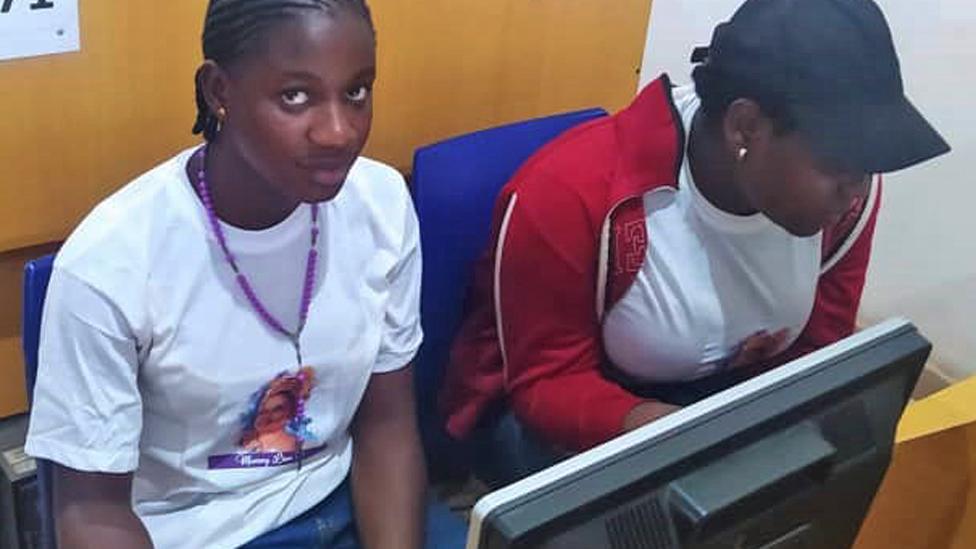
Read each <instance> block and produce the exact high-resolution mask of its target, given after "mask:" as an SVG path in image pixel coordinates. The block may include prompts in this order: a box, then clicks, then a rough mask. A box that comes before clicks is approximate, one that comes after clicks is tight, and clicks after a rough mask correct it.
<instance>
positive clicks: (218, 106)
mask: <svg viewBox="0 0 976 549" xmlns="http://www.w3.org/2000/svg"><path fill="white" fill-rule="evenodd" d="M196 78H197V86H198V87H199V89H200V91H201V93H203V97H204V99H205V100H206V102H207V106H208V107H209V108H210V113H211V114H213V115H214V116H216V117H218V118H221V114H220V113H222V112H226V111H227V109H228V108H229V98H228V88H229V78H228V77H227V73H226V72H225V71H224V69H222V68H221V67H220V65H218V64H217V63H216V62H214V61H212V60H209V59H208V60H206V61H204V62H203V64H202V65H200V68H199V69H197V76H196Z"/></svg>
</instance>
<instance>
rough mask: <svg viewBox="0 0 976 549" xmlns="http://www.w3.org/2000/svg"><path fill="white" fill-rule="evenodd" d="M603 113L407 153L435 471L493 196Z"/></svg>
mask: <svg viewBox="0 0 976 549" xmlns="http://www.w3.org/2000/svg"><path fill="white" fill-rule="evenodd" d="M606 114H607V113H606V111H604V110H603V109H589V110H584V111H577V112H570V113H566V114H559V115H554V116H549V117H546V118H539V119H535V120H528V121H524V122H518V123H515V124H510V125H506V126H500V127H496V128H491V129H487V130H483V131H478V132H474V133H470V134H466V135H462V136H459V137H455V138H453V139H448V140H446V141H442V142H440V143H436V144H433V145H429V146H426V147H423V148H421V149H418V150H417V152H416V153H415V155H414V161H413V179H412V192H413V199H414V203H415V206H416V208H417V216H418V218H419V221H420V240H421V245H422V247H423V254H424V270H423V293H422V296H421V303H420V309H421V323H422V324H423V328H424V344H423V346H422V347H421V349H420V352H419V354H418V355H417V358H416V360H415V372H416V374H415V375H416V385H417V407H418V412H419V417H420V427H421V433H422V436H423V437H424V446H425V448H426V450H427V454H428V463H430V464H431V465H432V469H433V470H434V471H437V469H438V468H439V467H446V468H448V469H451V468H452V466H453V465H455V464H452V463H451V462H452V461H453V460H454V459H455V458H454V457H453V456H454V455H455V454H454V451H453V446H452V444H451V443H450V440H449V438H448V437H447V435H446V433H444V431H443V426H442V425H441V421H440V418H439V415H438V413H437V406H436V401H437V392H438V389H439V388H440V385H441V380H442V378H443V373H444V367H445V365H446V364H447V360H448V355H449V353H450V347H451V342H452V340H453V339H454V336H455V334H456V332H457V330H458V328H459V325H460V322H461V312H462V304H463V301H464V297H465V294H466V292H467V289H468V284H469V281H470V278H471V272H472V266H473V264H474V263H475V261H476V260H477V259H478V257H479V256H480V255H481V254H482V253H483V252H484V250H485V247H486V246H487V243H488V237H489V229H490V224H491V212H492V209H493V207H494V203H495V198H496V197H497V195H498V193H499V191H500V190H501V188H502V186H503V185H504V184H505V183H506V182H508V180H509V179H511V177H512V175H514V173H515V171H516V170H517V169H518V168H519V167H520V166H521V165H522V163H523V162H525V160H527V159H528V158H529V157H530V156H531V155H532V154H533V153H534V152H535V151H536V150H538V149H539V148H540V147H541V146H542V145H544V144H546V143H547V142H549V141H550V140H552V139H553V138H555V137H556V136H557V135H559V134H561V133H562V132H564V131H565V130H567V129H569V128H571V127H573V126H576V125H578V124H581V123H583V122H587V121H590V120H593V119H596V118H600V117H603V116H606Z"/></svg>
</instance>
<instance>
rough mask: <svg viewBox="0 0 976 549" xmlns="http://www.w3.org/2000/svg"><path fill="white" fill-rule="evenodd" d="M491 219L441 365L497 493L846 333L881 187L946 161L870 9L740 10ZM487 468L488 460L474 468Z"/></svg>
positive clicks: (576, 134)
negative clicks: (676, 73) (686, 66)
mask: <svg viewBox="0 0 976 549" xmlns="http://www.w3.org/2000/svg"><path fill="white" fill-rule="evenodd" d="M694 61H695V62H696V63H698V66H697V67H696V68H695V71H694V81H695V86H694V87H693V88H692V87H689V88H672V86H671V84H670V82H669V80H668V78H667V77H666V76H662V77H661V78H660V79H658V80H657V81H655V82H652V83H651V84H650V85H648V86H647V87H646V88H645V89H644V90H643V91H642V92H641V94H640V95H639V96H638V97H637V99H636V100H635V101H634V102H633V103H632V104H631V105H630V106H629V107H627V108H626V109H624V110H623V111H622V112H620V113H618V114H616V115H614V116H611V117H607V118H605V119H602V120H598V121H596V122H593V123H590V124H588V125H585V126H583V127H579V128H576V129H574V130H571V131H569V132H567V133H566V134H564V135H562V136H561V137H559V138H558V139H556V140H555V141H554V142H552V143H550V144H549V145H547V146H546V147H545V148H544V149H543V150H541V151H540V152H538V153H537V154H536V155H535V156H534V157H533V158H532V159H530V160H529V161H528V162H527V163H526V165H525V166H523V167H522V169H521V170H520V172H519V173H517V174H516V176H515V177H514V179H513V180H512V181H511V182H510V183H509V184H508V185H507V186H506V187H505V189H504V190H503V192H502V194H501V196H500V197H499V200H498V203H497V205H496V217H495V223H494V233H493V238H492V244H491V247H490V248H489V250H488V253H487V254H486V256H485V259H484V260H483V262H482V263H481V264H480V265H479V268H478V272H477V274H476V277H475V282H474V287H473V293H472V296H471V300H472V301H471V305H472V308H471V310H470V314H469V316H468V317H467V319H466V321H465V324H464V326H463V328H462V331H461V334H460V336H459V339H458V341H457V342H456V345H455V348H454V352H453V355H452V364H451V365H450V367H449V368H448V379H447V385H446V387H445V390H444V393H443V399H442V400H443V405H444V408H445V412H446V414H447V417H448V422H447V428H448V431H449V432H450V433H451V434H452V435H454V436H455V437H457V438H460V439H466V438H469V437H470V438H472V439H474V441H475V442H476V443H485V442H488V443H489V444H487V447H488V448H489V449H498V448H501V449H504V451H505V452H506V454H507V455H506V456H504V457H501V458H499V457H498V453H497V451H496V452H495V453H494V454H491V456H492V457H491V458H490V459H493V460H494V464H495V465H498V467H494V470H488V471H483V473H484V474H483V476H485V477H487V478H486V480H489V481H493V482H498V483H503V482H506V481H510V480H513V479H514V478H516V477H518V476H520V475H523V474H525V473H528V472H531V470H533V469H537V468H539V467H542V466H544V465H546V464H547V463H548V462H550V461H551V460H552V458H553V457H554V456H557V455H559V454H561V453H564V452H572V451H578V450H582V449H585V448H588V447H591V446H593V445H595V444H598V443H600V442H603V441H606V440H608V439H610V438H612V437H614V436H616V435H617V434H619V433H621V432H623V431H626V430H630V429H633V428H635V427H638V426H640V425H643V424H645V423H647V422H650V421H653V420H654V419H657V418H659V417H661V416H662V415H664V414H667V413H669V412H671V411H673V410H674V409H675V408H676V407H677V406H680V405H682V404H686V403H688V402H690V401H692V400H694V399H696V398H700V397H701V396H702V395H704V394H707V393H709V392H712V391H715V390H717V389H719V388H722V387H724V386H727V385H729V384H730V383H735V382H737V381H739V380H742V379H745V378H747V377H749V376H752V375H755V374H756V373H758V372H760V371H762V370H764V369H766V368H769V367H771V366H774V365H777V364H781V363H783V362H785V361H787V360H789V359H791V358H793V357H796V356H799V355H801V354H804V353H807V352H809V351H811V350H814V349H817V348H819V347H822V346H824V345H827V344H829V343H831V342H834V341H836V340H838V339H841V338H843V337H845V336H847V335H849V334H850V333H851V332H852V331H853V330H854V327H855V318H856V314H857V308H858V304H859V301H860V297H861V290H862V288H863V285H864V278H865V273H866V270H867V265H868V259H869V255H870V248H871V239H872V236H873V233H874V226H875V220H876V218H877V213H878V207H879V205H880V200H879V199H880V191H881V184H880V177H876V176H875V175H874V174H881V173H885V172H891V171H895V170H899V169H902V168H906V167H908V166H911V165H914V164H917V163H919V162H922V161H925V160H928V159H930V158H933V157H935V156H938V155H940V154H943V153H945V152H947V151H948V150H949V147H948V145H947V144H946V143H945V142H944V141H943V140H942V138H941V137H940V136H939V135H938V133H936V131H935V130H934V129H932V127H931V126H930V125H929V124H928V123H927V122H926V121H925V120H924V119H923V118H922V117H921V115H920V114H919V113H918V112H917V111H916V110H915V109H914V107H913V106H912V105H911V104H910V103H909V102H908V100H907V99H906V98H905V95H904V90H903V87H902V79H901V74H900V70H899V65H898V59H897V56H896V54H895V51H894V46H893V44H892V40H891V35H890V31H889V30H888V26H887V23H886V22H885V19H884V16H883V14H882V13H881V11H880V9H879V8H878V7H877V5H876V4H874V3H873V2H872V1H871V0H748V1H747V2H746V3H745V4H744V5H743V6H742V8H740V10H739V11H738V12H737V13H736V14H735V15H734V16H733V18H732V20H731V21H729V22H728V23H726V24H723V25H720V26H719V27H718V28H717V29H716V31H715V35H714V37H713V41H712V45H711V47H710V48H708V49H707V50H705V49H700V50H696V52H695V58H694ZM481 455H489V454H486V453H484V452H482V453H481Z"/></svg>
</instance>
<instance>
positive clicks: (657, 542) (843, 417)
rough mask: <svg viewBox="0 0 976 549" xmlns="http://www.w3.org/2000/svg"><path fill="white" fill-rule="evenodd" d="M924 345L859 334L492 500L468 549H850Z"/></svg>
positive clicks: (898, 328)
mask: <svg viewBox="0 0 976 549" xmlns="http://www.w3.org/2000/svg"><path fill="white" fill-rule="evenodd" d="M930 350H931V345H930V343H929V342H928V341H926V339H925V338H924V337H922V336H921V335H919V333H918V332H917V331H916V329H915V327H914V326H912V325H911V324H910V323H909V322H907V321H904V320H889V321H887V322H884V323H882V324H879V325H877V326H874V327H872V328H868V329H866V330H864V331H862V332H859V333H857V334H854V335H852V336H851V337H848V338H846V339H844V340H842V341H840V342H838V343H835V344H833V345H831V346H829V347H826V348H824V349H821V350H819V351H816V352H814V353H811V354H809V355H806V356H804V357H802V358H799V359H797V360H795V361H793V362H790V363H789V364H785V365H783V366H780V367H778V368H776V369H773V370H771V371H769V372H767V373H765V374H762V375H760V376H757V377H755V378H753V379H751V380H749V381H746V382H744V383H741V384H739V385H736V386H734V387H732V388H730V389H727V390H725V391H723V392H721V393H718V394H715V395H713V396H711V397H708V398H706V399H704V400H701V401H699V402H697V403H695V404H693V405H691V406H688V407H686V408H683V409H681V410H679V411H677V412H675V413H673V414H671V415H669V416H667V417H664V418H662V419H660V420H657V421H655V422H653V423H651V424H648V425H646V426H644V427H642V428H640V429H638V430H635V431H633V432H630V433H627V434H625V435H622V436H620V437H618V438H616V439H614V440H611V441H609V442H607V443H605V444H603V445H601V446H598V447H596V448H593V449H592V450H589V451H587V452H584V453H582V454H579V455H577V456H574V457H573V458H570V459H568V460H566V461H563V462H561V463H558V464H556V465H554V466H552V467H550V468H548V469H546V470H544V471H541V472H539V473H537V474H535V475H532V476H530V477H528V478H525V479H523V480H521V481H519V482H516V483H514V484H511V485H509V486H507V487H505V488H502V489H500V490H498V491H495V492H492V493H490V494H488V495H486V496H484V497H483V498H482V499H481V500H480V501H479V502H478V503H477V504H476V505H475V507H474V509H473V511H472V516H471V524H470V527H469V532H468V549H495V548H507V547H531V548H567V549H571V548H580V549H600V548H604V547H606V548H610V549H677V548H693V549H706V548H708V549H712V548H715V549H718V548H723V549H724V548H729V549H787V548H789V549H800V548H810V549H833V548H840V547H845V548H846V547H850V546H851V545H852V544H853V542H854V540H855V538H856V536H857V533H858V530H859V528H860V526H861V523H862V522H863V520H864V516H865V514H866V513H867V510H868V508H869V506H870V504H871V501H872V499H873V498H874V494H875V493H876V491H877V489H878V486H879V484H880V483H881V480H882V478H883V476H884V473H885V471H886V469H887V467H888V463H889V462H890V459H891V452H892V446H893V442H894V435H895V428H896V425H897V423H898V420H899V418H900V417H901V414H902V411H903V410H904V407H905V404H906V403H907V401H908V399H909V396H910V394H911V392H912V389H913V388H914V386H915V383H916V381H917V379H918V376H919V374H920V373H921V370H922V367H923V365H924V364H925V361H926V359H927V357H928V354H929V352H930Z"/></svg>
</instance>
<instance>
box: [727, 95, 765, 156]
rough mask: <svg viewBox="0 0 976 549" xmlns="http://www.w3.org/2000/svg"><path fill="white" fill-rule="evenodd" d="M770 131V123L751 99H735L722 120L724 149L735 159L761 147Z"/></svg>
mask: <svg viewBox="0 0 976 549" xmlns="http://www.w3.org/2000/svg"><path fill="white" fill-rule="evenodd" d="M772 131H773V125H772V122H771V121H770V120H769V118H768V117H767V116H766V115H765V114H763V112H762V109H761V108H760V107H759V103H756V102H755V101H753V100H752V99H736V100H735V101H733V102H732V103H731V104H730V105H729V107H728V108H727V109H726V110H725V116H724V117H723V119H722V133H723V136H724V138H725V147H726V149H727V150H728V152H729V154H731V155H733V156H734V157H736V158H738V157H741V156H744V154H748V152H749V151H750V150H752V149H753V148H756V147H762V146H763V145H764V144H765V143H766V142H767V141H768V140H769V138H770V137H771V134H772Z"/></svg>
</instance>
